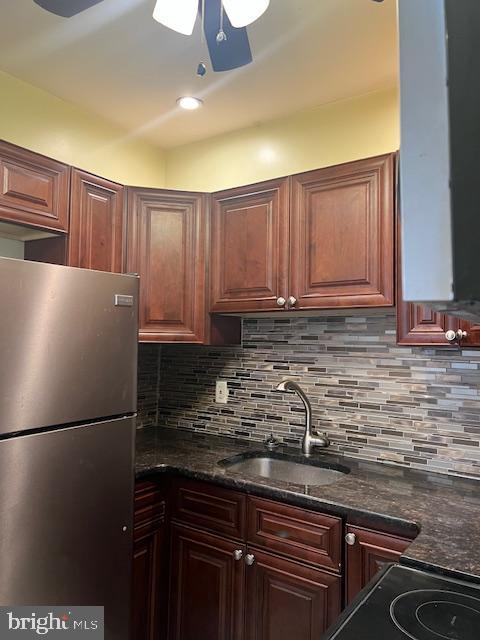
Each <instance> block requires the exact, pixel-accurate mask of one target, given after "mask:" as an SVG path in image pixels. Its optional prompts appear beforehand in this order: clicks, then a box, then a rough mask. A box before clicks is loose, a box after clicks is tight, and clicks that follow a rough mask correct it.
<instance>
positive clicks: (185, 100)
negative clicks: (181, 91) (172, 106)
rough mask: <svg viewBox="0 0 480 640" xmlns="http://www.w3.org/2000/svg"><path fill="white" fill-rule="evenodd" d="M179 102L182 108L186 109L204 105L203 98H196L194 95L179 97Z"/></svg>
mask: <svg viewBox="0 0 480 640" xmlns="http://www.w3.org/2000/svg"><path fill="white" fill-rule="evenodd" d="M177 104H178V106H179V107H180V108H182V109H185V110H186V111H195V110H196V109H199V108H200V107H201V106H202V105H203V100H200V98H195V97H194V96H182V97H181V98H178V100H177Z"/></svg>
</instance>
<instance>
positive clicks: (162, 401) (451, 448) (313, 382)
mask: <svg viewBox="0 0 480 640" xmlns="http://www.w3.org/2000/svg"><path fill="white" fill-rule="evenodd" d="M148 349H151V351H148ZM155 350H156V351H155ZM152 353H153V354H155V356H156V358H157V361H156V363H157V365H158V364H159V362H160V354H159V351H158V347H155V346H149V347H147V348H146V351H145V358H144V354H143V353H141V363H143V360H144V359H145V360H147V359H148V360H149V362H150V365H149V367H144V366H143V364H142V366H141V367H140V369H141V370H142V369H143V370H144V372H145V371H146V370H147V369H149V368H151V369H152V371H153V369H154V363H153V360H155V358H154V357H153V355H152ZM479 367H480V350H473V349H470V350H466V349H464V350H459V349H458V348H456V347H442V348H436V349H434V348H418V347H403V346H402V347H399V346H397V345H396V340H395V317H394V315H393V312H392V311H388V312H385V313H382V314H379V315H377V314H376V315H371V316H368V317H364V316H352V317H337V316H335V317H316V318H294V319H272V318H265V319H263V318H262V319H248V320H245V321H244V340H243V345H242V347H230V348H225V347H224V348H218V347H217V348H214V347H201V346H186V345H182V346H175V345H172V346H163V347H162V348H161V366H160V367H159V370H160V380H159V385H158V400H159V402H158V416H156V419H157V420H158V424H159V425H162V426H167V427H173V428H181V429H189V430H192V429H193V430H196V431H200V432H204V433H212V434H217V435H227V436H237V437H242V438H250V439H253V440H258V441H262V440H264V438H265V437H266V436H267V435H269V434H270V433H273V434H274V435H275V436H276V437H277V438H279V439H280V440H282V441H283V442H285V443H288V444H291V445H295V446H298V445H299V443H300V440H301V436H302V433H303V427H302V425H303V420H304V413H303V408H302V405H301V403H300V401H299V400H298V399H297V398H296V396H294V395H293V394H285V393H281V392H277V391H274V387H275V386H276V385H277V383H278V382H280V380H281V379H282V378H284V377H291V378H294V379H296V380H297V381H298V382H299V383H300V384H301V385H302V386H303V387H304V388H305V390H306V392H307V393H308V395H309V398H310V400H311V403H312V407H313V416H314V425H315V427H316V428H318V430H320V431H326V432H327V433H328V435H329V437H330V439H331V443H332V444H331V449H332V450H334V451H338V452H341V453H344V454H345V455H349V456H353V457H358V458H363V459H369V460H377V461H383V462H389V463H395V464H400V465H406V466H410V467H415V468H422V469H428V470H433V471H439V472H443V473H452V474H458V475H467V476H475V477H480V447H479V445H480V399H479V391H480V369H479ZM144 378H145V382H146V381H147V378H148V376H146V375H144ZM218 378H220V379H225V380H227V381H228V386H229V390H230V398H229V403H228V404H227V405H221V404H215V401H214V399H215V381H216V380H217V379H218ZM155 382H157V381H155ZM146 386H148V387H149V388H150V392H153V388H154V387H155V384H154V383H153V382H152V384H150V383H148V384H147V385H146ZM147 395H148V394H147ZM143 402H144V405H145V407H146V413H147V414H148V415H149V416H150V417H152V416H153V415H155V408H154V406H153V405H154V404H155V402H154V400H152V399H150V401H147V402H146V401H145V400H143ZM148 405H150V407H148ZM145 423H148V419H147V420H146V422H145Z"/></svg>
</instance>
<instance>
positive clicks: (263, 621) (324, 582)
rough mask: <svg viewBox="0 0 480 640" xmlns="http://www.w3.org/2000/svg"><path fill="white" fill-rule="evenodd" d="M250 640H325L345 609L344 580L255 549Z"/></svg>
mask: <svg viewBox="0 0 480 640" xmlns="http://www.w3.org/2000/svg"><path fill="white" fill-rule="evenodd" d="M249 553H251V554H253V555H254V557H255V561H254V563H253V565H252V566H249V567H247V608H246V640H291V639H293V638H294V639H295V640H319V638H320V637H321V635H322V634H323V633H324V632H325V631H326V629H327V628H328V627H329V626H330V624H331V623H333V622H334V620H335V619H336V618H337V616H338V615H339V614H340V610H341V578H340V576H336V575H332V574H330V573H327V572H326V571H321V570H319V569H316V568H313V567H309V566H306V565H304V564H300V563H298V562H293V561H291V560H287V559H284V558H281V557H279V556H276V555H273V554H269V553H265V552H263V551H258V550H252V549H249Z"/></svg>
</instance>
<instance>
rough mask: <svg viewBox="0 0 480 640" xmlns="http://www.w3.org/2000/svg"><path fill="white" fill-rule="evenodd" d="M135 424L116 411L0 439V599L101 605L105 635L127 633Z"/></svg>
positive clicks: (120, 639) (118, 639) (114, 638)
mask: <svg viewBox="0 0 480 640" xmlns="http://www.w3.org/2000/svg"><path fill="white" fill-rule="evenodd" d="M134 433H135V431H134V419H133V418H123V419H118V420H112V421H109V422H99V423H94V424H89V425H84V426H81V427H70V428H66V429H61V430H58V431H50V432H43V433H38V434H31V435H23V436H18V437H14V438H9V439H5V440H2V441H0V605H2V606H3V605H5V606H10V605H24V606H27V605H45V606H52V605H60V606H62V605H65V606H68V605H70V606H74V605H84V606H87V605H89V606H90V605H91V606H104V607H105V638H106V640H128V637H129V617H130V614H129V611H130V584H131V555H132V526H133V522H132V518H133V514H132V511H133V482H134V460H133V451H134V446H133V444H134V442H133V441H134ZM124 528H126V530H125V531H124Z"/></svg>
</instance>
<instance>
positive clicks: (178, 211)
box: [127, 189, 207, 343]
mask: <svg viewBox="0 0 480 640" xmlns="http://www.w3.org/2000/svg"><path fill="white" fill-rule="evenodd" d="M206 203H207V199H206V196H204V195H203V194H198V193H187V192H181V191H162V190H157V189H128V215H127V219H128V224H127V229H128V232H127V233H128V245H127V246H128V248H127V271H128V272H134V273H138V275H139V276H140V313H139V331H140V341H143V342H149V341H154V342H197V343H202V342H204V341H205V332H206V309H205V304H206V290H205V285H206V282H205V281H206V265H205V251H206V224H207V216H206V213H207V211H206Z"/></svg>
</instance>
